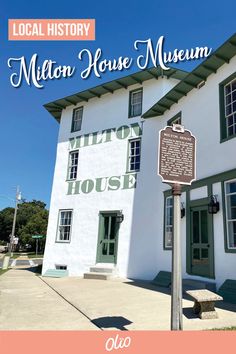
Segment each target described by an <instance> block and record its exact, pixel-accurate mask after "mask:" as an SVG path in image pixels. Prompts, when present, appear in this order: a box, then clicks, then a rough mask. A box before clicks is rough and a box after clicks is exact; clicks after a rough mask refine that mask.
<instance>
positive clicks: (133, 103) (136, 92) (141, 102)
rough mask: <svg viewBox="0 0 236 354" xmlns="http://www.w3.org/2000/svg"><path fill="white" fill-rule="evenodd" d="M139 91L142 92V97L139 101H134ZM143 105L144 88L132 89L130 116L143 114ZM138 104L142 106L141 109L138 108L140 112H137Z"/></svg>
mask: <svg viewBox="0 0 236 354" xmlns="http://www.w3.org/2000/svg"><path fill="white" fill-rule="evenodd" d="M138 93H141V99H140V101H138V102H133V101H134V96H135V95H136V94H138ZM142 105H143V89H142V88H140V89H137V90H134V91H130V108H129V109H130V113H129V116H130V118H132V117H138V116H140V115H141V114H142ZM136 106H140V109H139V110H138V113H135V108H136Z"/></svg>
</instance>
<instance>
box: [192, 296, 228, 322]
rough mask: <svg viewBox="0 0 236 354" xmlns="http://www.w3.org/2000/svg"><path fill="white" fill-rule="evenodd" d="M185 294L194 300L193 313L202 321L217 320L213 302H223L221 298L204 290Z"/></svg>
mask: <svg viewBox="0 0 236 354" xmlns="http://www.w3.org/2000/svg"><path fill="white" fill-rule="evenodd" d="M186 293H187V294H188V295H189V296H191V297H192V298H193V299H194V306H193V312H194V313H195V314H198V315H199V317H200V318H201V319H202V320H205V319H213V318H218V315H217V312H216V310H215V302H216V301H220V300H223V298H222V297H221V296H219V295H217V294H215V293H213V292H212V291H209V290H206V289H202V290H187V291H186Z"/></svg>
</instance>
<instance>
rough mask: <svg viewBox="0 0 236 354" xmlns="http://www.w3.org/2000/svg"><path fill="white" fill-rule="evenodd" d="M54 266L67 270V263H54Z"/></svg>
mask: <svg viewBox="0 0 236 354" xmlns="http://www.w3.org/2000/svg"><path fill="white" fill-rule="evenodd" d="M55 268H56V269H59V270H67V265H64V264H55Z"/></svg>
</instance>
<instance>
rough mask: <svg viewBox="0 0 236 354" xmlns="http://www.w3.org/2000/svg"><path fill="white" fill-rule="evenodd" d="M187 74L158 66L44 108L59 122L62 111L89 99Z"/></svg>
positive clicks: (79, 93)
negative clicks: (136, 85) (138, 84)
mask: <svg viewBox="0 0 236 354" xmlns="http://www.w3.org/2000/svg"><path fill="white" fill-rule="evenodd" d="M187 74H188V72H187V71H183V70H178V69H177V70H176V68H171V67H170V68H169V70H162V68H161V67H160V65H158V67H152V68H148V69H145V70H140V71H138V72H136V73H133V74H131V75H127V76H123V77H121V78H119V79H115V80H112V81H109V82H104V83H103V84H101V85H98V86H95V87H92V88H90V89H88V90H84V91H80V92H77V93H75V94H73V95H70V96H67V97H63V98H60V99H57V100H55V101H53V102H49V103H46V104H45V105H44V108H45V109H46V110H47V111H48V112H49V113H50V114H51V115H52V116H53V117H54V118H55V119H56V120H57V121H58V122H60V119H61V114H62V111H63V109H65V108H66V107H68V106H72V105H77V104H80V103H82V102H89V100H90V99H93V98H95V97H96V98H99V97H102V96H103V95H106V94H108V93H114V92H115V91H117V90H120V89H123V90H124V89H127V88H128V87H129V86H132V85H135V84H137V83H140V84H142V83H143V82H144V81H147V80H154V79H155V80H156V79H158V78H159V77H161V78H163V76H165V77H167V78H168V77H172V78H173V79H177V80H182V79H183V78H184V77H185V76H186V75H187Z"/></svg>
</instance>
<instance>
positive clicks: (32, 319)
mask: <svg viewBox="0 0 236 354" xmlns="http://www.w3.org/2000/svg"><path fill="white" fill-rule="evenodd" d="M0 291H1V292H0V309H1V312H0V329H51V330H53V329H55V330H59V329H80V330H81V329H84V330H86V329H93V330H99V329H105V330H110V329H127V330H169V329H170V295H169V291H168V289H167V290H165V289H163V288H159V289H158V288H157V287H155V286H152V285H150V284H149V283H147V282H131V281H128V280H121V279H113V280H108V281H103V280H88V279H82V278H78V277H68V278H60V279H55V278H42V279H41V278H40V277H37V276H35V274H34V273H32V272H30V271H29V270H23V269H14V270H10V271H8V272H7V273H5V274H3V275H2V276H0ZM192 306H193V302H192V301H188V300H184V301H183V307H184V316H183V323H184V329H185V330H198V329H211V328H220V327H228V326H236V306H235V305H227V304H222V306H221V307H222V308H218V309H217V312H218V314H219V319H215V320H200V319H199V318H197V317H196V316H195V315H193V313H192Z"/></svg>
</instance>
